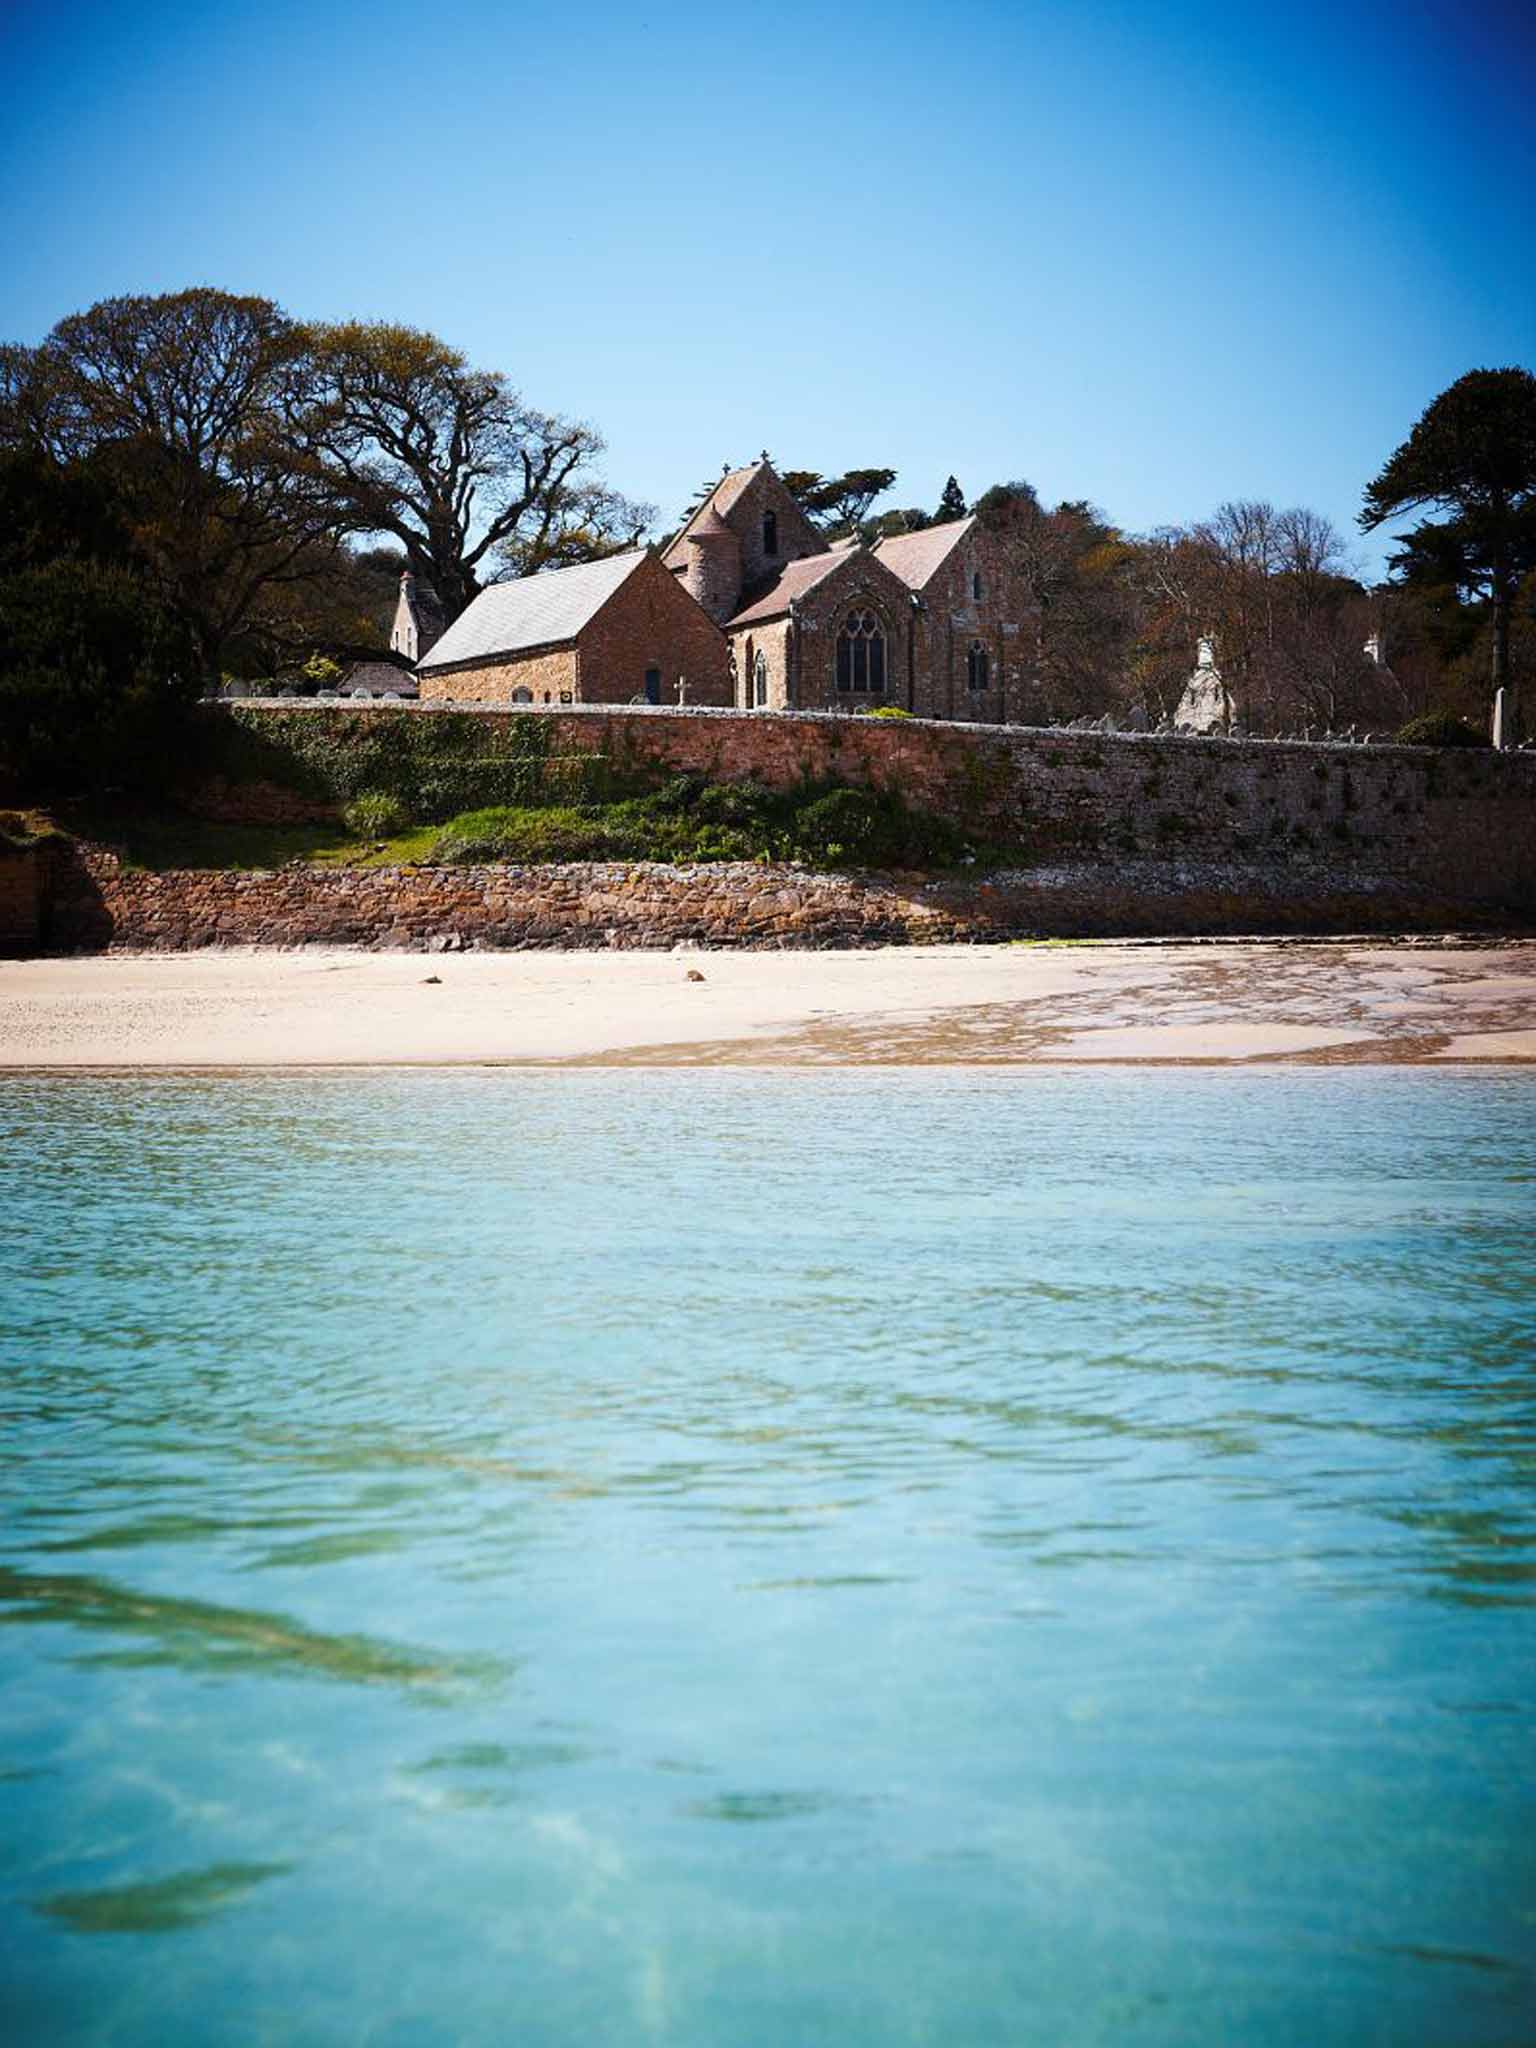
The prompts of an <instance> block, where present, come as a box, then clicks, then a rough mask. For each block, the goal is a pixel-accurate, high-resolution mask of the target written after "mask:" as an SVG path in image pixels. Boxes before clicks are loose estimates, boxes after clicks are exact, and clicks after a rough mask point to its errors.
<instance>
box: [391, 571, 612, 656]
mask: <svg viewBox="0 0 1536 2048" xmlns="http://www.w3.org/2000/svg"><path fill="white" fill-rule="evenodd" d="M648 552H649V550H648V549H646V548H633V549H631V550H630V552H629V553H628V554H623V555H610V556H608V558H607V560H606V561H602V562H578V563H577V564H576V566H575V567H574V568H572V569H547V570H546V571H545V572H544V574H543V575H542V576H520V577H519V578H518V580H517V581H516V582H515V583H493V584H492V585H491V586H490V588H489V589H488V590H482V591H481V593H480V595H479V596H478V597H477V598H476V599H475V600H474V602H473V603H472V604H471V605H469V607H468V608H467V609H466V610H464V611H462V612H460V614H459V616H458V617H457V618H456V619H455V620H454V622H453V624H452V625H451V626H450V627H449V628H448V630H447V632H446V633H445V634H444V635H443V637H442V639H441V640H439V641H437V642H436V643H435V645H434V646H433V648H432V651H431V653H430V654H428V655H425V656H424V657H423V658H422V660H421V661H419V662H418V663H417V664H416V666H417V671H418V673H421V674H425V673H426V672H427V671H429V670H431V669H439V668H455V667H457V666H458V664H459V663H460V662H466V661H490V660H492V659H494V658H495V657H496V656H497V655H501V654H521V653H523V652H525V651H526V650H527V649H528V648H530V647H555V646H559V645H560V644H561V643H562V642H563V641H567V640H574V639H575V638H576V635H577V634H578V633H579V632H580V631H581V629H582V628H583V626H586V625H588V624H590V622H591V621H592V620H593V619H594V618H596V616H597V614H598V613H599V612H600V611H601V610H602V608H603V606H604V605H605V604H606V603H607V602H608V600H609V598H610V597H612V596H613V593H614V592H615V591H616V590H617V589H618V588H619V587H620V585H621V584H624V583H626V582H628V580H629V578H630V577H631V576H633V575H634V573H635V571H636V570H637V569H638V568H639V566H640V564H641V563H642V562H643V561H644V560H645V558H646V555H647V553H648Z"/></svg>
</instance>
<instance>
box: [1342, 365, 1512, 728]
mask: <svg viewBox="0 0 1536 2048" xmlns="http://www.w3.org/2000/svg"><path fill="white" fill-rule="evenodd" d="M1426 507H1428V508H1433V509H1435V510H1438V511H1440V512H1441V513H1443V514H1444V515H1445V516H1444V517H1443V518H1442V519H1439V520H1431V521H1426V522H1424V523H1422V524H1421V525H1420V526H1418V527H1417V528H1415V530H1414V531H1413V532H1412V533H1411V534H1408V535H1406V536H1400V538H1403V539H1404V540H1405V542H1406V545H1405V547H1404V549H1403V551H1402V553H1401V554H1399V555H1398V556H1396V557H1394V561H1393V567H1394V568H1395V569H1397V571H1398V573H1399V574H1400V575H1405V576H1408V577H1414V576H1420V577H1425V578H1428V577H1434V576H1439V577H1441V578H1444V577H1446V576H1447V573H1448V574H1449V579H1450V580H1452V581H1454V582H1455V584H1456V585H1457V586H1458V587H1460V588H1462V589H1464V590H1466V591H1468V592H1469V593H1473V594H1476V595H1478V596H1480V597H1482V598H1484V599H1485V600H1486V602H1487V603H1488V605H1489V608H1490V610H1491V613H1492V623H1493V646H1492V683H1493V687H1494V689H1495V690H1499V689H1507V690H1508V692H1509V700H1508V701H1509V709H1510V714H1511V722H1512V724H1513V725H1514V726H1515V729H1516V730H1517V731H1518V730H1519V729H1520V725H1521V707H1520V703H1519V684H1520V680H1521V679H1520V678H1519V677H1518V676H1515V675H1513V674H1512V672H1511V668H1510V659H1509V628H1510V616H1511V612H1512V610H1513V606H1514V601H1515V595H1516V592H1517V590H1518V588H1519V585H1520V580H1521V578H1522V577H1523V576H1524V575H1525V574H1526V573H1527V572H1528V571H1529V570H1531V569H1532V568H1536V377H1533V376H1532V374H1531V373H1530V371H1529V370H1520V369H1507V370H1469V371H1468V372H1467V374H1466V376H1465V377H1459V378H1458V379H1457V380H1456V382H1455V383H1454V384H1452V385H1451V386H1450V388H1449V389H1448V390H1445V391H1442V392H1441V393H1440V396H1439V397H1438V398H1436V399H1435V400H1433V402H1432V403H1431V404H1430V405H1429V406H1428V408H1427V409H1426V410H1425V412H1424V414H1423V416H1422V417H1421V418H1420V420H1419V421H1418V423H1417V425H1416V426H1415V427H1414V429H1413V431H1412V433H1411V434H1410V435H1409V436H1408V439H1407V440H1406V441H1405V442H1404V443H1403V445H1402V446H1401V447H1400V448H1398V449H1397V450H1396V451H1395V452H1394V453H1393V454H1392V456H1391V457H1390V459H1389V460H1388V462H1387V464H1386V466H1385V468H1384V469H1383V470H1382V472H1381V474H1380V475H1379V476H1377V477H1375V478H1373V479H1372V481H1371V482H1370V483H1369V484H1368V485H1367V487H1366V492H1365V506H1364V510H1363V511H1362V512H1361V514H1360V524H1361V526H1362V528H1363V529H1364V530H1365V531H1366V532H1367V533H1369V532H1371V531H1372V530H1373V529H1375V528H1376V527H1378V526H1381V525H1383V524H1384V523H1385V522H1386V521H1387V520H1388V519H1394V518H1396V517H1398V516H1399V515H1400V514H1401V513H1404V512H1410V511H1415V510H1420V509H1423V508H1426Z"/></svg>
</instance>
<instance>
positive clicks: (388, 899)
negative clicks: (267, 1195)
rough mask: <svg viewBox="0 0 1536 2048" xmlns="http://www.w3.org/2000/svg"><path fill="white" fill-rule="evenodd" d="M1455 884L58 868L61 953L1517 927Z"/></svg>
mask: <svg viewBox="0 0 1536 2048" xmlns="http://www.w3.org/2000/svg"><path fill="white" fill-rule="evenodd" d="M1513 922H1514V921H1513V920H1511V919H1510V918H1509V917H1508V916H1507V915H1505V914H1499V913H1494V912H1490V911H1487V910H1480V909H1477V908H1472V909H1469V907H1468V906H1467V904H1466V903H1465V902H1463V901H1461V900H1459V899H1458V898H1456V897H1455V896H1453V895H1451V894H1446V893H1440V894H1437V893H1436V892H1434V891H1433V890H1429V889H1426V888H1424V887H1421V886H1417V885H1413V884H1405V883H1403V882H1401V881H1395V880H1392V879H1390V878H1382V877H1374V878H1368V877H1362V876H1349V875H1344V874H1341V873H1339V872H1338V871H1337V870H1335V869H1333V868H1329V867H1326V866H1317V867H1304V868H1301V869H1296V870H1292V871H1289V872H1286V873H1284V874H1282V873H1279V872H1277V871H1276V870H1275V869H1273V868H1272V867H1265V866H1263V865H1259V864H1254V865H1250V866H1238V865H1236V864H1233V863H1230V862H1228V863H1222V862H1216V861H1199V860H1188V859H1178V860H1142V861H1133V862H1122V863H1118V864H1115V865H1110V864H1107V863H1104V862H1101V861H1075V862H1060V863H1053V864H1050V865H1044V866H1041V867H1038V868H1031V869H1028V870H1022V871H1016V872H1009V873H1001V874H994V875H989V876H987V877H986V878H984V879H976V880H972V879H957V878H953V877H946V878H944V879H942V880H923V879H919V878H913V877H902V876H892V875H876V876H855V875H832V874H816V873H810V872H807V871H805V870H803V869H799V868H790V867H762V866H758V865H756V864H753V863H722V864H719V865H712V866H700V867H690V868H673V867H665V866H659V865H653V864H650V863H645V862H637V863H632V864H626V863H617V862H614V863H581V864H574V863H573V864H571V865H569V866H561V867H480V868H430V867H400V868H365V869H338V868H315V867H301V866H297V865H295V866H293V867H290V868H283V869H279V870H277V871H275V872H270V873H234V872H230V871H227V870H218V871H198V870H181V871H172V872H165V873H144V872H138V871H134V870H131V869H127V868H124V867H123V866H122V865H121V863H120V862H119V861H118V859H117V857H116V856H115V855H114V854H112V853H110V852H107V851H106V850H105V849H102V848H99V847H87V848H81V849H79V850H78V851H77V853H76V855H75V857H74V858H73V859H72V860H71V861H68V862H64V863H61V864H60V865H59V866H58V867H57V868H56V869H55V872H54V883H53V897H52V904H51V910H50V932H51V944H52V947H53V949H54V950H57V951H76V950H79V951H100V950H116V951H183V950H186V949H189V948H194V947H201V946H305V945H332V946H366V947H375V948H389V947H402V948H407V949H416V950H421V951H434V950H459V949H481V948H502V947H545V948H561V949H568V950H580V949H590V948H605V947H618V948H633V947H666V946H675V945H679V944H689V943H691V944H696V945H702V946H711V947H716V946H718V947H749V948H765V947H780V946H860V945H881V944H884V945H889V944H914V945H921V944H933V943H938V942H943V941H950V942H964V941H973V940H981V939H999V938H1014V937H1025V936H1036V935H1038V936H1053V935H1054V936H1073V937H1083V936H1102V937H1114V936H1126V935H1135V934H1168V933H1181V934H1212V935H1215V934H1232V935H1235V934H1244V933H1255V932H1310V933H1324V932H1338V933H1345V932H1367V931H1377V932H1391V931H1423V930H1430V931H1444V930H1446V929H1452V928H1457V927H1462V928H1483V929H1508V928H1510V927H1511V924H1512V923H1513Z"/></svg>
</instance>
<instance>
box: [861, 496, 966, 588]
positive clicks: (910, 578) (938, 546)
mask: <svg viewBox="0 0 1536 2048" xmlns="http://www.w3.org/2000/svg"><path fill="white" fill-rule="evenodd" d="M975 524H976V518H975V515H974V513H973V514H969V515H968V516H967V517H966V518H964V519H951V520H949V521H948V522H947V523H946V524H945V525H943V526H925V527H924V528H923V529H922V530H921V532H919V533H891V534H887V535H886V537H885V539H884V540H882V541H878V542H877V543H876V545H875V553H876V554H877V555H878V556H879V557H880V559H881V561H882V562H884V564H885V566H886V567H887V569H891V570H894V571H895V573H896V574H897V575H898V576H899V577H900V578H901V580H902V582H903V583H905V584H906V586H907V588H908V589H909V590H921V589H922V588H923V586H924V584H925V583H927V582H928V580H929V579H930V577H932V576H933V575H934V574H935V572H936V571H937V570H938V569H939V568H941V567H942V566H943V564H944V562H945V560H946V559H947V558H948V555H949V552H950V550H951V548H953V547H955V546H956V545H957V544H958V543H959V542H960V541H962V540H964V539H965V537H966V535H967V534H968V533H969V532H970V531H971V528H972V527H973V526H974V525H975Z"/></svg>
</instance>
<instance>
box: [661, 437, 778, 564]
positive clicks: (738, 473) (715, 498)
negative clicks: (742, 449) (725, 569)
mask: <svg viewBox="0 0 1536 2048" xmlns="http://www.w3.org/2000/svg"><path fill="white" fill-rule="evenodd" d="M762 467H763V464H762V463H761V462H749V463H748V464H747V466H746V468H745V469H731V470H727V471H726V473H725V475H724V476H723V477H721V479H720V481H719V483H717V484H716V485H715V488H714V489H713V490H712V491H711V492H710V494H709V496H708V497H707V498H706V499H705V500H704V502H703V504H702V505H696V506H695V507H694V509H693V511H692V512H691V513H690V514H689V515H688V517H687V518H686V519H685V520H684V521H683V525H682V529H681V531H680V532H679V533H678V535H677V537H676V538H675V539H674V540H673V542H672V543H671V545H670V546H669V547H668V549H667V551H666V554H665V555H664V556H663V557H662V559H663V561H665V562H667V563H669V564H670V563H671V562H672V561H673V559H674V557H675V558H676V559H677V560H681V559H682V557H681V556H679V555H678V554H677V550H678V549H679V548H680V547H681V546H682V544H683V542H684V541H685V540H687V539H689V538H690V536H691V535H692V534H693V533H694V531H695V530H696V529H697V527H698V526H699V524H700V522H701V521H702V520H703V519H704V517H705V515H706V514H711V515H713V517H714V518H716V519H718V520H719V521H720V523H721V525H722V526H724V525H725V521H724V519H723V517H722V516H721V515H722V514H724V513H726V512H729V511H730V509H731V507H732V506H733V505H734V504H735V502H736V500H737V499H738V498H739V497H740V496H741V494H742V492H743V491H744V490H745V489H746V488H747V485H748V484H749V483H751V481H752V479H753V477H755V476H756V475H757V473H758V471H759V470H760V469H761V468H762ZM726 531H727V532H729V531H730V529H729V528H728V527H727V528H726Z"/></svg>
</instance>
